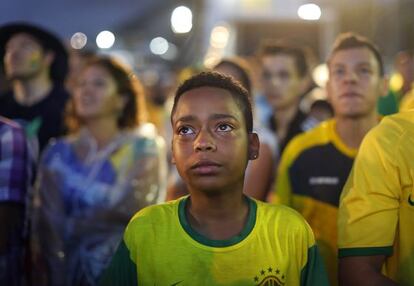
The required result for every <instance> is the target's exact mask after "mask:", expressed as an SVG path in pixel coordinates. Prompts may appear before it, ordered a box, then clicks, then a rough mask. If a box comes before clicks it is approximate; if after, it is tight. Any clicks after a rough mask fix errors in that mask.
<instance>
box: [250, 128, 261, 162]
mask: <svg viewBox="0 0 414 286" xmlns="http://www.w3.org/2000/svg"><path fill="white" fill-rule="evenodd" d="M259 149H260V141H259V136H257V134H256V133H250V134H249V160H256V159H257V158H258V157H259Z"/></svg>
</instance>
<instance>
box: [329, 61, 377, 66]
mask: <svg viewBox="0 0 414 286" xmlns="http://www.w3.org/2000/svg"><path fill="white" fill-rule="evenodd" d="M356 65H357V66H362V65H367V66H371V62H370V61H360V62H358V63H357V64H356ZM332 66H334V67H335V66H340V67H342V66H345V63H344V62H342V63H341V62H340V63H333V64H332Z"/></svg>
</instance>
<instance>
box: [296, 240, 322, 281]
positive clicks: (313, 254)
mask: <svg viewBox="0 0 414 286" xmlns="http://www.w3.org/2000/svg"><path fill="white" fill-rule="evenodd" d="M300 285H301V286H313V285H318V286H324V285H327V286H329V282H328V276H327V274H326V270H325V264H324V263H323V259H322V257H321V255H320V254H319V250H318V247H317V246H316V245H314V246H312V247H311V248H309V249H308V261H307V263H306V265H305V267H303V269H302V271H301V273H300Z"/></svg>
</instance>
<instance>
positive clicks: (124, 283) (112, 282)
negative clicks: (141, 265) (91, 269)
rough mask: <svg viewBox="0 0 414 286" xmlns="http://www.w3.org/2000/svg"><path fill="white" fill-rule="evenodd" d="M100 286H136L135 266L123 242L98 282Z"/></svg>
mask: <svg viewBox="0 0 414 286" xmlns="http://www.w3.org/2000/svg"><path fill="white" fill-rule="evenodd" d="M99 285H100V286H137V285H138V275H137V266H136V265H135V263H134V262H133V261H132V260H131V258H130V253H129V250H128V248H127V246H126V245H125V242H124V241H123V240H122V242H121V243H120V244H119V246H118V249H117V251H116V252H115V255H114V256H113V257H112V261H111V263H110V264H109V266H108V268H107V269H106V270H105V271H104V273H103V275H102V276H101V278H100V280H99Z"/></svg>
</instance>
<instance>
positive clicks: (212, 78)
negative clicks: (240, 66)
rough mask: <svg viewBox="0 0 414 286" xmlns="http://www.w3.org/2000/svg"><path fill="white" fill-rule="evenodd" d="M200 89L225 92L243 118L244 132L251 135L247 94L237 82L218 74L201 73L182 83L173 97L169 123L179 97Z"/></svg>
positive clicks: (251, 125)
mask: <svg viewBox="0 0 414 286" xmlns="http://www.w3.org/2000/svg"><path fill="white" fill-rule="evenodd" d="M200 87H215V88H221V89H224V90H227V91H229V92H230V94H231V95H232V97H233V99H234V100H235V101H236V104H237V106H238V107H239V108H240V110H241V111H242V113H243V117H244V120H245V124H246V130H247V132H248V133H251V132H252V130H253V115H252V106H251V103H250V100H249V98H250V97H249V93H248V92H247V90H246V89H245V88H244V87H242V86H241V85H240V84H239V83H238V82H236V81H235V80H234V79H232V78H231V77H229V76H226V75H223V74H221V73H218V72H214V71H211V72H201V73H199V74H196V75H194V76H192V77H191V78H189V79H188V80H186V81H184V82H183V83H182V84H181V85H180V86H179V87H178V89H177V91H176V93H175V97H174V104H173V108H172V111H171V122H172V118H173V116H174V114H175V111H176V108H177V105H178V101H179V100H180V98H181V96H182V95H183V94H184V93H185V92H187V91H190V90H193V89H196V88H200Z"/></svg>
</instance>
